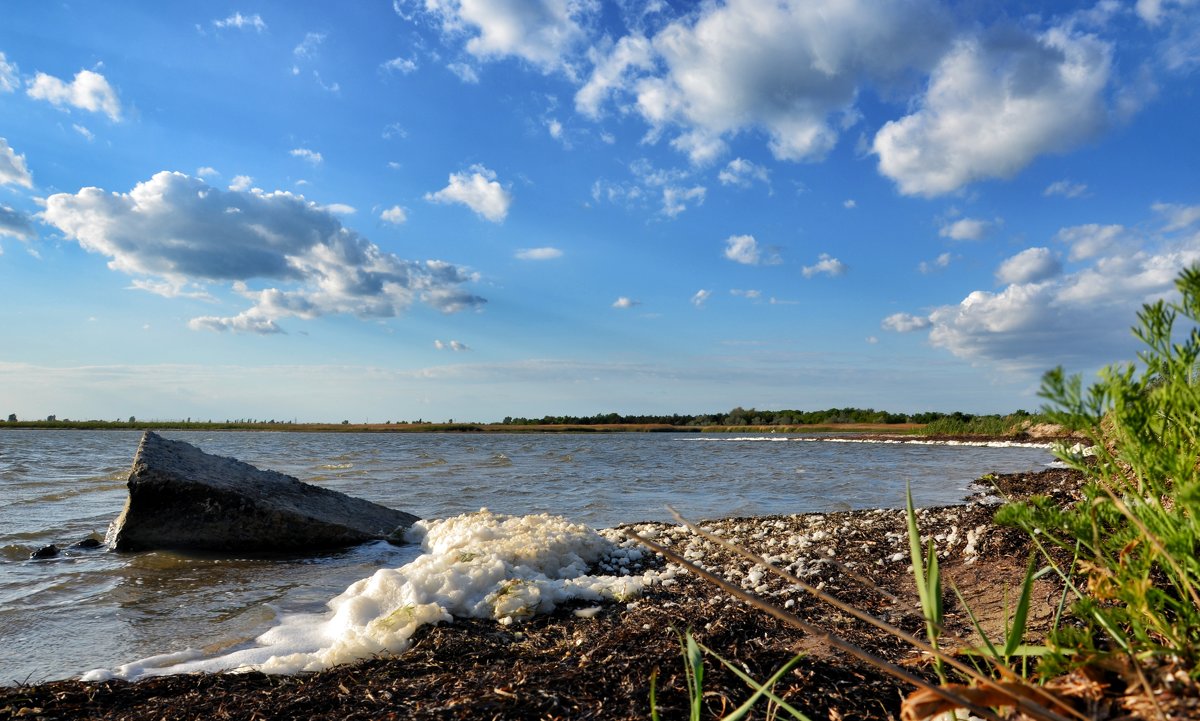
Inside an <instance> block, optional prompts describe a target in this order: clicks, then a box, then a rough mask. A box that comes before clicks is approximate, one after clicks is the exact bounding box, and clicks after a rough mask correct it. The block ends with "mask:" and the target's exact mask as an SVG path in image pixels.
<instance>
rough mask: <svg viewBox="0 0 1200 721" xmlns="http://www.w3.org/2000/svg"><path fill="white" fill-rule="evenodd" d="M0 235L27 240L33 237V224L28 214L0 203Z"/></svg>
mask: <svg viewBox="0 0 1200 721" xmlns="http://www.w3.org/2000/svg"><path fill="white" fill-rule="evenodd" d="M0 235H7V236H9V237H12V238H16V239H18V240H29V239H31V238H33V237H34V232H33V224H32V223H31V222H30V220H29V216H28V215H26V214H24V213H22V212H21V211H19V210H14V209H12V208H10V207H8V206H7V205H0Z"/></svg>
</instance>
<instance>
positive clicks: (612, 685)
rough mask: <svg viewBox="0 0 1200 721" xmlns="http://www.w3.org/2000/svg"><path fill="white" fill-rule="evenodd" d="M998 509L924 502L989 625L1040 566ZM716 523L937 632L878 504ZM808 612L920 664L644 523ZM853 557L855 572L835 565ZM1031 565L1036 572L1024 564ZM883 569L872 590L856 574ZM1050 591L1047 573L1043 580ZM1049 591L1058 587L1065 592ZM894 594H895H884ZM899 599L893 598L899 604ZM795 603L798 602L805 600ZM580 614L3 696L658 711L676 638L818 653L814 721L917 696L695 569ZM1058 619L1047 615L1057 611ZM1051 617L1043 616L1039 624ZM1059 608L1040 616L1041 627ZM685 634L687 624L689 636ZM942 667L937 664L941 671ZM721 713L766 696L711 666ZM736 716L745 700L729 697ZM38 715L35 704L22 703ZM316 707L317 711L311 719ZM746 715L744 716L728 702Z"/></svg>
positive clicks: (245, 713) (214, 711) (83, 709)
mask: <svg viewBox="0 0 1200 721" xmlns="http://www.w3.org/2000/svg"><path fill="white" fill-rule="evenodd" d="M991 480H992V482H993V483H995V484H996V485H997V487H998V488H999V489H1000V490H1001V492H1003V493H1004V494H1006V495H1009V496H1013V497H1024V496H1027V495H1029V494H1031V493H1035V492H1036V493H1048V494H1049V495H1051V496H1052V497H1054V498H1055V499H1056V500H1059V501H1060V502H1068V501H1069V500H1071V499H1073V498H1074V493H1075V491H1076V489H1077V487H1078V485H1079V475H1078V474H1077V473H1075V472H1074V471H1069V470H1066V469H1053V468H1052V469H1048V470H1043V471H1039V472H1031V473H1020V474H1009V475H1005V476H997V477H995V478H994V479H991ZM994 507H995V506H994V502H985V499H984V498H982V497H980V496H979V495H978V494H977V495H976V496H974V497H972V498H969V499H968V500H967V502H965V503H963V504H960V505H954V506H943V507H937V508H929V509H922V510H921V511H919V516H918V523H919V524H920V527H921V532H922V534H923V535H928V536H930V537H931V538H933V539H934V540H935V542H936V543H937V544H938V547H939V556H940V558H941V564H942V568H943V572H944V573H945V574H946V578H947V581H948V584H949V583H955V584H956V585H957V586H958V587H959V589H960V591H963V593H964V595H965V596H966V597H967V598H968V603H969V604H970V607H971V609H972V611H974V612H975V613H976V614H978V615H981V616H983V617H984V618H985V619H986V620H985V628H986V627H988V624H995V623H997V622H998V623H1000V624H1001V627H1002V624H1003V621H1004V615H1003V611H1004V608H1005V600H1006V596H1005V594H1006V593H1007V594H1008V595H1011V594H1012V593H1013V592H1014V589H1013V588H1011V586H1013V585H1014V584H1015V583H1017V581H1018V580H1019V578H1020V576H1021V575H1022V572H1023V566H1024V556H1025V550H1024V549H1025V548H1027V547H1028V540H1027V539H1026V538H1025V537H1024V536H1023V534H1021V533H1020V532H1017V531H1013V530H1011V529H1003V528H999V527H997V526H995V525H994V524H993V523H992V522H991V518H992V514H993V512H994ZM703 525H705V526H707V527H711V528H713V529H714V530H716V531H717V532H718V533H721V534H722V535H724V536H726V537H728V538H730V539H731V540H736V541H738V542H741V543H743V544H745V545H748V546H749V547H751V548H752V550H756V551H757V552H759V553H762V554H764V555H769V556H772V557H774V558H775V559H777V561H778V563H779V564H780V565H786V566H788V567H789V568H791V569H792V570H793V572H796V573H797V575H800V576H801V577H805V578H806V579H807V580H808V581H809V582H810V583H813V584H814V585H816V584H824V588H825V590H827V591H830V592H831V593H833V594H834V595H837V596H839V597H840V598H843V600H846V601H848V602H851V603H853V604H854V605H856V606H858V607H860V608H863V609H864V610H867V611H868V612H871V613H873V614H875V615H879V616H883V617H886V618H889V619H890V620H891V621H892V622H893V623H896V624H897V625H900V626H901V627H903V628H905V629H906V630H909V631H914V632H915V631H918V630H919V628H921V627H922V626H923V621H922V619H921V616H920V612H919V610H917V607H916V605H915V603H916V592H915V588H914V587H913V583H912V579H911V577H910V576H909V575H908V572H907V568H908V560H907V559H908V554H907V537H906V535H904V528H905V524H904V518H903V512H902V511H896V510H885V509H875V510H860V511H839V512H833V513H809V514H800V515H791V516H761V517H754V518H732V519H720V520H714V521H705V522H703ZM633 528H636V529H638V530H639V532H643V533H651V534H654V535H655V536H656V540H658V541H659V542H660V543H661V542H664V541H666V542H667V544H668V545H672V546H673V547H675V548H676V549H678V550H683V551H684V552H685V553H687V554H690V555H691V556H694V557H696V558H698V559H699V560H700V562H701V563H704V564H705V565H706V566H708V567H710V568H712V569H714V570H717V571H719V572H721V573H722V575H725V576H726V577H730V578H732V579H734V580H735V582H740V583H742V584H743V585H744V586H749V587H750V590H754V591H756V592H757V593H759V594H760V595H763V596H765V597H767V598H768V599H770V600H776V601H778V602H779V603H780V604H781V605H785V606H788V607H789V610H790V611H792V612H794V613H796V614H797V615H800V616H801V617H803V618H804V620H806V621H808V622H810V623H813V624H815V625H817V626H819V627H822V628H827V629H829V630H831V631H833V632H836V633H838V634H839V635H842V636H843V637H845V638H847V639H848V640H851V641H852V642H854V643H857V644H858V645H860V646H863V647H865V648H868V649H869V650H872V651H873V652H875V653H876V654H878V655H880V656H882V657H883V658H887V659H889V660H894V661H899V662H904V661H912V660H914V658H915V657H914V654H912V653H911V652H910V651H908V650H906V649H905V648H903V647H902V646H901V645H900V644H899V642H895V641H893V640H891V639H888V638H882V637H880V636H879V634H878V632H875V631H873V630H872V629H870V628H869V627H865V626H864V625H863V624H861V623H860V622H857V621H852V620H850V619H849V617H847V616H845V615H844V614H842V613H840V612H837V611H835V610H833V609H829V608H824V607H822V606H819V605H817V604H815V603H814V602H812V601H811V600H810V599H809V598H808V597H807V596H802V595H799V594H798V592H795V591H794V590H791V589H788V588H786V587H785V585H784V584H783V583H782V582H779V581H776V580H772V578H771V577H769V576H763V577H759V576H758V575H757V574H756V573H755V572H754V571H753V570H752V569H749V568H748V567H747V566H748V564H746V563H744V562H741V561H740V560H735V559H733V558H731V557H729V556H728V555H727V554H726V553H725V552H723V551H720V550H718V549H716V548H715V547H712V546H711V545H710V544H708V542H706V541H700V540H696V539H694V538H693V537H690V536H686V534H685V532H683V531H682V530H681V529H680V528H679V527H678V526H674V525H672V524H663V523H650V524H634V526H633ZM830 558H833V559H836V560H837V562H838V564H840V565H834V564H830V563H827V562H826V559H830ZM1018 566H1020V568H1018ZM860 577H866V578H869V579H870V581H871V583H872V584H874V585H875V586H876V588H872V587H870V586H864V585H863V584H861V583H860V582H859V581H858V580H856V578H860ZM1039 583H1044V582H1039ZM1043 590H1045V593H1041V594H1040V595H1041V597H1043V598H1044V597H1046V596H1047V595H1052V589H1051V588H1049V586H1047V588H1046V589H1043ZM881 591H882V592H881ZM889 594H890V597H889ZM789 602H790V606H789ZM957 606H958V604H957V603H951V604H948V616H947V625H948V630H949V631H950V632H952V633H954V634H961V636H962V638H963V639H970V637H971V635H970V633H968V632H969V631H970V628H969V621H968V620H967V619H966V617H965V615H964V614H963V613H962V610H961V609H960V608H958V607H957ZM577 608H578V606H575V607H571V606H568V607H566V608H562V609H559V610H558V611H556V612H554V613H552V614H548V615H545V616H537V617H534V618H532V619H529V620H527V621H525V622H523V623H521V624H516V625H513V626H501V625H499V624H497V623H495V622H493V621H480V620H464V619H455V621H454V622H453V623H450V624H442V625H438V626H433V627H426V628H423V629H422V630H421V631H420V632H418V634H417V636H416V642H415V644H414V646H413V648H412V649H410V650H409V651H408V652H406V653H405V654H404V655H403V656H401V657H399V658H395V659H372V660H368V661H364V662H360V663H357V664H353V665H349V666H340V667H335V668H332V669H328V670H326V671H321V672H317V673H313V674H305V675H298V676H266V675H263V674H261V673H247V674H216V675H208V674H202V675H186V676H162V677H154V678H149V679H144V680H141V681H137V682H133V683H130V682H124V681H107V682H102V683H83V682H80V681H74V680H66V681H50V682H46V683H42V684H37V685H33V686H6V687H2V688H0V719H5V718H17V717H18V715H19V717H21V718H45V719H67V718H88V719H117V718H120V719H140V718H155V719H158V718H168V719H184V718H197V717H216V716H218V715H219V714H218V710H224V711H225V712H227V713H229V714H231V717H237V718H248V717H251V716H252V715H254V714H257V715H258V716H259V717H261V718H289V717H293V716H295V715H297V714H298V715H303V716H305V717H308V718H318V719H321V718H330V719H332V718H337V719H344V718H372V719H380V718H431V719H432V718H438V719H444V718H479V717H484V718H490V717H494V716H496V717H504V718H544V717H562V718H606V719H611V718H617V719H624V718H628V719H635V718H636V719H645V718H649V715H650V709H649V696H648V694H649V684H650V676H651V674H652V673H655V670H656V669H657V673H658V676H657V686H658V700H659V705H660V711H661V713H662V714H663V716H664V717H666V718H671V717H675V716H677V715H678V714H679V713H681V712H682V711H683V709H684V708H685V707H686V694H685V692H684V688H685V686H684V682H683V667H682V662H681V659H680V656H679V646H678V640H677V638H676V630H678V631H679V632H682V631H683V630H686V629H688V628H691V629H692V630H693V631H694V632H695V634H696V635H697V637H698V638H699V640H701V641H702V642H703V643H705V644H707V645H709V646H710V647H712V648H714V649H715V650H717V651H718V652H720V653H722V654H724V655H726V657H727V658H730V659H731V660H735V661H736V662H739V663H741V664H744V665H745V666H746V667H747V668H749V669H750V670H751V672H752V675H753V676H754V677H755V678H758V679H760V680H762V679H765V678H766V677H768V676H769V675H770V674H771V673H772V672H773V671H774V670H775V668H777V667H778V666H780V665H782V664H783V663H784V662H786V661H787V660H788V659H790V658H791V657H792V656H794V655H795V654H796V653H797V652H798V651H805V652H806V653H807V655H806V656H805V658H804V659H802V660H801V662H800V665H799V666H798V667H797V670H796V671H794V672H792V673H791V674H789V675H788V676H787V677H786V679H785V680H783V681H781V682H780V686H779V687H778V688H777V692H779V693H781V695H783V696H784V697H785V698H787V699H790V700H794V701H795V702H796V703H798V704H799V708H800V709H801V710H802V711H804V712H805V713H808V714H809V715H810V716H813V717H814V718H819V717H822V716H828V715H829V713H830V712H834V711H836V713H839V714H841V715H842V716H844V717H846V718H851V717H853V718H880V719H883V718H889V717H892V718H895V717H898V716H899V702H900V699H901V696H902V694H903V693H906V692H907V690H908V689H902V688H900V687H898V686H897V684H896V683H895V682H893V681H892V680H891V679H890V678H888V677H886V676H883V675H882V674H880V672H878V671H877V670H875V669H872V668H869V667H862V665H861V664H858V663H857V662H852V661H850V660H848V659H846V658H844V657H842V656H841V655H840V654H838V653H835V652H832V651H829V650H828V649H826V648H824V647H823V646H821V645H820V644H819V643H817V642H816V641H815V639H813V638H809V637H805V636H804V635H803V634H801V633H800V632H798V631H795V630H794V629H791V628H790V627H787V626H784V625H782V624H781V623H780V622H778V621H776V620H774V619H771V618H769V617H767V616H766V615H765V614H762V613H761V612H758V611H754V610H752V609H750V608H748V607H746V606H744V605H743V604H741V603H740V602H737V601H733V600H731V599H729V598H728V597H726V596H725V595H724V594H723V593H721V592H720V591H718V590H717V589H716V588H715V587H712V586H710V585H708V584H705V583H703V582H701V581H700V580H698V579H696V578H694V577H692V576H690V575H680V576H679V577H678V578H677V582H676V583H674V584H672V585H669V586H655V587H653V588H652V589H649V590H648V591H647V593H646V594H645V595H644V596H643V597H642V598H640V599H637V600H634V601H632V602H630V603H628V604H627V605H623V604H615V603H608V604H604V605H602V606H601V608H600V611H599V612H598V613H596V614H595V615H593V616H591V617H590V618H579V617H577V616H576V615H575V614H574V613H573V611H574V610H576V609H577ZM1041 610H1042V611H1045V610H1046V609H1041ZM1039 619H1040V621H1039ZM1044 620H1045V614H1042V615H1039V614H1038V613H1035V614H1034V621H1035V628H1036V623H1038V622H1044ZM673 629H675V630H673ZM924 672H925V673H929V669H925V670H924ZM705 688H706V691H710V692H712V693H714V694H715V695H713V696H711V697H709V704H710V706H711V707H712V709H713V710H719V708H720V706H719V705H713V704H719V703H720V699H722V698H724V699H726V700H728V701H729V702H732V703H733V706H736V705H737V704H738V703H740V702H741V701H744V700H745V699H746V698H748V697H749V695H750V691H749V689H747V688H746V686H745V685H744V684H743V683H742V682H741V681H739V680H738V679H737V678H736V677H734V676H732V675H731V674H728V673H727V672H725V671H724V670H723V669H721V668H720V667H719V665H718V664H717V663H716V662H715V661H711V660H710V662H709V663H708V664H707V668H706V682H705ZM729 708H732V707H729ZM23 709H24V711H22V710H23ZM301 709H303V711H301ZM727 710H728V709H727Z"/></svg>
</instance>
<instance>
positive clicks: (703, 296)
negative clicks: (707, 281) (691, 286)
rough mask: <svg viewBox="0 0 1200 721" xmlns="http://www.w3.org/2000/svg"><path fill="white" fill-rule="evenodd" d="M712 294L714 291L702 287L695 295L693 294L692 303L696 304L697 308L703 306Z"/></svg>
mask: <svg viewBox="0 0 1200 721" xmlns="http://www.w3.org/2000/svg"><path fill="white" fill-rule="evenodd" d="M710 296H712V291H709V290H705V289H703V288H701V289H700V290H698V291H696V294H695V295H693V296H692V305H694V306H696V307H697V308H703V307H704V304H705V303H706V302H708V299H709V297H710Z"/></svg>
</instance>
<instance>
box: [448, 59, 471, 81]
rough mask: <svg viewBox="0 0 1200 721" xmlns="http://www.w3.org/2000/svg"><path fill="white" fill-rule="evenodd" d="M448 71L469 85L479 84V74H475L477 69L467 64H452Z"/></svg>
mask: <svg viewBox="0 0 1200 721" xmlns="http://www.w3.org/2000/svg"><path fill="white" fill-rule="evenodd" d="M446 69H447V70H449V71H450V72H452V73H454V74H455V75H457V76H458V79H459V80H461V81H463V82H464V83H467V84H468V85H478V84H479V73H477V72H475V68H473V67H471V66H470V65H467V64H466V63H450V64H449V65H447V66H446Z"/></svg>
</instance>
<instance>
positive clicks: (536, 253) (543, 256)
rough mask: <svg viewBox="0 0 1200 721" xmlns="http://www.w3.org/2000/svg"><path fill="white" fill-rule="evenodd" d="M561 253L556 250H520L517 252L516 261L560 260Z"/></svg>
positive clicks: (547, 248)
mask: <svg viewBox="0 0 1200 721" xmlns="http://www.w3.org/2000/svg"><path fill="white" fill-rule="evenodd" d="M562 255H563V252H562V251H561V250H559V249H558V248H550V247H545V248H522V249H520V250H518V251H517V254H516V257H517V259H518V260H554V259H555V258H561V257H562Z"/></svg>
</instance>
